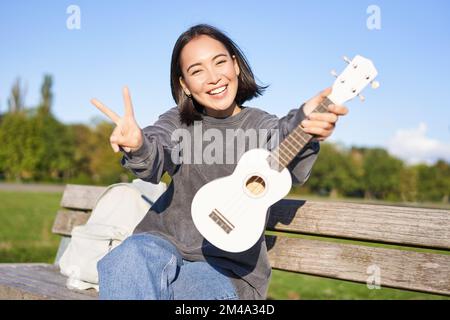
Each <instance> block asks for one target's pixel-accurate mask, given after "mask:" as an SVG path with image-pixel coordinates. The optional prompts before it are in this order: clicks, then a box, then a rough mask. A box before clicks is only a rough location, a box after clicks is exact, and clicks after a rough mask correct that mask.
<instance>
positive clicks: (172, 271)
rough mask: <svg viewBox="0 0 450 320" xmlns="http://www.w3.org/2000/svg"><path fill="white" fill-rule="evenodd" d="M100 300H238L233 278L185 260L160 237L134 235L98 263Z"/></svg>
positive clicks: (204, 263) (205, 264)
mask: <svg viewBox="0 0 450 320" xmlns="http://www.w3.org/2000/svg"><path fill="white" fill-rule="evenodd" d="M97 270H98V277H99V287H100V299H114V300H124V299H133V300H171V299H174V300H208V299H213V300H222V299H227V300H235V299H238V296H237V293H236V290H235V288H234V286H233V284H232V282H231V280H230V279H229V278H228V277H227V276H225V275H224V274H223V273H221V272H220V269H219V268H217V267H213V266H211V265H210V264H208V263H206V262H203V261H197V262H190V261H187V260H184V259H183V258H182V257H181V255H180V253H179V252H178V250H177V249H176V248H175V246H174V245H173V244H172V243H170V242H168V241H166V240H165V239H162V238H160V237H157V236H154V235H151V234H147V233H141V234H136V235H132V236H131V237H129V238H127V239H126V240H125V241H124V242H122V243H121V244H120V245H119V246H118V247H116V248H114V249H113V250H111V252H109V253H108V254H107V255H106V256H105V257H104V258H103V259H101V260H100V261H99V262H98V264H97Z"/></svg>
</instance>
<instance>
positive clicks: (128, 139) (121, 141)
mask: <svg viewBox="0 0 450 320" xmlns="http://www.w3.org/2000/svg"><path fill="white" fill-rule="evenodd" d="M122 92H123V100H124V102H125V115H124V116H123V117H122V118H121V117H119V116H118V115H117V113H115V112H114V111H112V110H111V109H109V108H108V107H106V106H105V105H104V104H102V103H101V102H100V101H98V100H97V99H91V103H92V104H93V105H94V106H96V107H97V109H99V110H100V111H101V112H103V113H104V114H105V115H106V116H107V117H108V118H110V119H111V120H112V121H113V122H114V123H115V124H116V127H115V128H114V130H113V132H112V134H111V137H110V138H109V142H110V143H111V147H112V148H113V150H114V152H119V150H120V148H119V147H122V148H123V150H125V152H131V151H136V150H138V149H139V148H140V147H141V146H142V145H143V143H144V137H143V135H142V130H141V128H139V125H138V124H137V122H136V119H135V118H134V112H133V105H132V104H131V97H130V91H129V90H128V88H127V87H124V88H123V90H122Z"/></svg>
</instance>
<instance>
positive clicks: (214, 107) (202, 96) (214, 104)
mask: <svg viewBox="0 0 450 320" xmlns="http://www.w3.org/2000/svg"><path fill="white" fill-rule="evenodd" d="M180 65H181V69H182V74H183V76H182V77H180V79H179V80H180V84H181V86H182V88H183V90H184V92H185V93H186V94H187V95H192V98H193V99H195V100H196V101H197V102H198V103H199V104H201V105H202V106H203V107H205V109H206V112H207V114H209V115H212V116H214V117H224V116H229V115H232V114H234V113H236V112H238V111H239V107H238V106H237V105H236V103H235V98H236V93H237V90H238V75H239V72H240V70H239V66H238V63H237V61H236V58H235V57H234V56H233V57H231V56H230V53H229V52H228V50H227V49H226V48H225V46H224V45H223V44H222V43H221V42H220V41H217V40H215V39H213V38H211V37H209V36H206V35H201V36H199V37H197V38H195V39H193V40H191V41H190V42H189V43H187V44H186V46H185V47H184V48H183V50H182V51H181V55H180Z"/></svg>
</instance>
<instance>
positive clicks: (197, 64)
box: [186, 53, 227, 72]
mask: <svg viewBox="0 0 450 320" xmlns="http://www.w3.org/2000/svg"><path fill="white" fill-rule="evenodd" d="M221 56H224V57H226V56H227V55H226V54H225V53H219V54H217V55H215V56H214V58H212V60H214V59H217V58H218V57H221ZM199 65H201V62H197V63H194V64H191V65H190V66H189V68H187V70H186V72H189V69H190V68H193V67H195V66H199Z"/></svg>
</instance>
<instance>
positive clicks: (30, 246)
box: [0, 0, 450, 299]
mask: <svg viewBox="0 0 450 320" xmlns="http://www.w3.org/2000/svg"><path fill="white" fill-rule="evenodd" d="M449 15H450V3H449V2H448V1H445V0H442V1H439V0H429V1H423V0H420V1H414V2H410V1H405V0H397V1H365V0H358V1H356V0H353V1H345V2H344V1H332V0H321V1H314V2H313V1H283V0H280V1H256V0H247V1H235V0H229V1H226V2H211V1H203V0H202V1H191V2H187V1H178V0H176V1H170V2H168V1H137V0H133V1H114V2H110V1H95V2H94V1H57V2H56V1H50V0H41V1H39V2H37V1H36V2H35V1H33V2H32V1H22V0H19V1H2V2H1V3H0V43H1V44H2V46H1V48H0V141H1V145H0V199H1V200H0V262H53V258H54V256H55V253H56V249H57V245H58V241H59V239H58V237H56V236H54V235H52V234H51V226H52V223H53V220H54V216H55V214H56V211H57V209H58V207H59V201H60V199H61V194H62V190H63V189H64V185H65V184H67V183H75V184H93V185H109V184H112V183H115V182H119V181H131V180H132V179H133V176H132V175H131V174H130V173H128V172H127V171H125V170H124V169H122V168H121V166H120V155H118V154H115V153H114V152H113V151H112V149H111V148H110V146H109V142H108V141H109V135H110V134H111V131H112V128H113V125H112V123H110V122H109V121H108V119H106V118H105V117H104V116H103V115H102V114H100V113H99V111H98V110H97V109H96V108H95V107H94V106H92V105H91V104H90V103H89V100H90V99H91V98H93V97H95V98H98V99H99V100H100V101H102V102H103V103H105V104H106V105H107V106H109V107H110V108H111V109H113V110H115V111H116V112H117V113H119V114H122V112H123V102H122V96H121V88H122V87H123V86H124V85H127V86H128V87H129V88H130V91H131V94H132V99H133V104H134V110H135V114H136V118H137V121H138V123H139V125H140V126H141V127H145V126H147V125H150V124H152V123H153V122H154V121H155V120H156V119H157V117H158V115H160V114H162V113H163V112H165V111H166V110H168V109H169V108H171V107H173V106H174V105H175V103H174V101H173V99H172V96H171V92H170V83H169V76H170V74H169V72H170V58H171V53H172V48H173V45H174V44H175V41H176V39H177V38H178V36H179V35H180V34H181V33H182V32H184V31H185V30H186V29H187V28H189V27H190V26H192V25H194V24H197V23H208V24H211V25H214V26H216V27H218V28H219V29H221V30H223V31H224V32H225V33H227V34H228V35H229V36H230V37H231V38H232V39H233V40H234V41H235V42H236V43H237V45H238V46H239V47H240V48H241V49H242V51H243V52H244V54H245V55H246V57H247V59H248V61H249V63H250V65H251V67H252V70H253V72H254V73H255V75H256V77H257V80H258V82H259V83H260V84H263V85H269V88H268V89H267V91H266V93H265V94H264V95H263V96H262V97H259V98H257V99H254V100H252V101H249V102H247V103H246V105H248V106H254V107H259V108H261V109H264V110H266V111H267V112H270V113H273V114H276V115H278V116H280V117H281V116H283V115H285V114H287V112H288V111H289V110H291V109H293V108H296V107H298V106H300V105H301V104H302V103H303V102H304V101H305V100H307V99H309V98H310V97H312V96H313V95H315V94H316V93H317V92H319V91H320V90H322V89H324V88H326V87H328V86H330V85H331V84H332V83H333V81H334V78H333V77H332V76H331V75H330V71H331V70H332V69H335V70H336V71H337V73H340V72H341V71H342V70H343V69H344V68H345V63H344V61H343V60H342V56H343V55H346V56H348V57H350V58H352V57H353V56H355V55H356V54H360V55H363V56H365V57H367V58H369V59H371V60H373V61H374V63H375V65H376V67H377V69H378V71H379V77H378V80H379V81H380V83H381V87H380V88H379V89H378V90H377V91H373V90H371V89H366V91H365V92H364V93H363V94H364V96H365V97H366V101H365V102H364V103H362V102H360V101H358V100H357V99H356V100H354V101H350V102H348V103H347V104H346V105H347V106H348V107H349V109H350V112H349V114H348V116H346V117H343V118H341V119H340V120H339V123H338V126H337V128H336V130H335V133H334V135H333V137H332V138H331V139H329V140H328V141H327V142H326V143H323V144H322V148H321V152H320V157H319V159H318V161H317V163H316V164H315V166H314V168H313V172H312V175H311V177H310V179H309V180H308V182H307V183H306V184H305V185H304V186H302V187H295V188H293V189H292V192H291V194H290V197H299V198H302V199H317V198H320V199H321V200H327V199H331V200H333V201H353V202H355V201H357V202H359V201H360V202H367V203H389V204H398V205H413V206H424V207H433V208H447V209H448V208H450V199H449V195H450V108H449V107H450V106H449V103H448V99H446V95H445V93H446V92H448V88H449V85H450V81H449V80H448V74H449V71H450V60H449V59H448V57H449V56H450V19H449V18H450V17H449ZM164 179H165V181H169V179H170V177H168V176H165V177H164ZM269 296H270V297H272V298H276V299H364V298H368V299H398V298H406V299H415V298H418V299H428V298H430V299H435V298H437V297H435V296H432V295H426V294H419V293H412V292H405V291H401V290H393V289H385V288H383V289H381V290H369V289H368V288H367V287H366V286H365V285H359V284H353V283H346V282H342V281H339V282H338V281H334V280H328V279H321V278H317V277H312V276H304V275H296V274H290V273H286V272H278V271H276V272H274V277H273V280H272V283H271V288H270V292H269Z"/></svg>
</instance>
